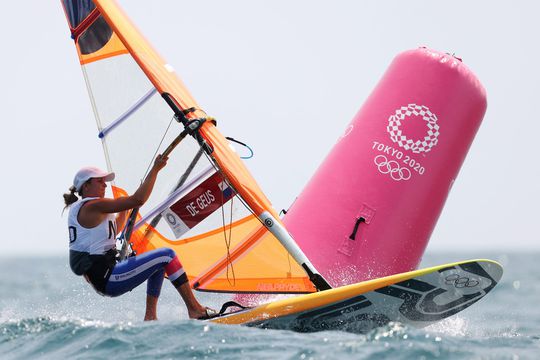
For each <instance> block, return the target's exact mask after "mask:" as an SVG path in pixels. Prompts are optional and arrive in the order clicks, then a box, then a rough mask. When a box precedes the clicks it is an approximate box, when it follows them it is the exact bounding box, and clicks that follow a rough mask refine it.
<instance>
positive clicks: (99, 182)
mask: <svg viewBox="0 0 540 360" xmlns="http://www.w3.org/2000/svg"><path fill="white" fill-rule="evenodd" d="M84 186H85V188H84V195H85V196H88V197H100V198H102V197H105V189H106V188H107V184H106V183H105V180H104V179H103V178H91V179H90V180H88V181H87V182H86V183H85V184H84Z"/></svg>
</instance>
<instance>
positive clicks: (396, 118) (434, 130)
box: [386, 104, 439, 154]
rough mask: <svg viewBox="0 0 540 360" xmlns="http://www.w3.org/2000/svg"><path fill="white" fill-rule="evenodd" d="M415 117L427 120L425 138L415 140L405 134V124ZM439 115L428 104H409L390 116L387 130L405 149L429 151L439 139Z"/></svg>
mask: <svg viewBox="0 0 540 360" xmlns="http://www.w3.org/2000/svg"><path fill="white" fill-rule="evenodd" d="M415 119H421V120H422V121H424V122H425V126H426V133H425V136H424V137H423V138H420V139H419V140H416V141H415V140H413V139H410V138H409V137H407V136H406V135H404V134H403V129H402V128H403V126H404V125H405V124H406V123H408V122H411V121H414V120H415ZM437 120H438V119H437V116H436V115H435V114H433V113H432V112H431V111H430V110H429V108H428V107H427V106H424V105H416V104H408V105H407V106H402V107H400V108H399V109H397V110H396V111H395V113H394V114H393V115H391V116H390V117H389V118H388V126H387V127H386V130H387V131H388V133H389V134H390V139H392V141H393V142H394V143H397V144H398V145H399V146H400V147H402V148H404V149H405V150H411V151H412V152H413V153H415V154H419V153H427V152H429V151H431V149H432V148H433V147H434V146H435V145H437V142H438V141H439V139H438V138H439V125H438V124H437Z"/></svg>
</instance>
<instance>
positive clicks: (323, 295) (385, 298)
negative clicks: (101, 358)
mask: <svg viewBox="0 0 540 360" xmlns="http://www.w3.org/2000/svg"><path fill="white" fill-rule="evenodd" d="M502 273H503V268H502V266H501V265H500V264H498V263H497V262H495V261H492V260H467V261H461V262H456V263H451V264H446V265H440V266H435V267H431V268H426V269H421V270H415V271H411V272H406V273H402V274H396V275H392V276H388V277H384V278H379V279H374V280H369V281H364V282H361V283H357V284H353V285H347V286H343V287H339V288H335V289H331V290H326V291H322V292H317V293H313V294H307V295H300V296H296V297H292V298H288V299H284V300H278V301H274V302H270V303H267V304H263V305H260V306H257V307H254V308H250V309H245V310H241V311H238V312H234V313H229V314H224V315H222V316H220V317H217V318H213V319H210V320H208V321H211V322H214V323H220V324H242V325H247V326H256V327H262V328H269V329H287V330H293V331H298V332H315V331H324V330H343V331H351V332H356V333H365V332H368V331H370V330H372V329H374V328H377V327H380V326H384V325H385V324H388V323H389V322H392V321H396V322H400V323H402V324H405V325H411V326H414V327H424V326H428V325H431V324H433V323H435V322H437V321H440V320H443V319H445V318H447V317H449V316H452V315H454V314H456V313H458V312H460V311H462V310H464V309H466V308H468V307H469V306H471V305H472V304H474V303H475V302H477V301H478V300H480V299H481V298H483V297H484V296H485V295H486V294H487V293H489V292H490V291H491V290H492V289H493V288H494V287H495V285H497V283H498V282H499V280H500V278H501V276H502Z"/></svg>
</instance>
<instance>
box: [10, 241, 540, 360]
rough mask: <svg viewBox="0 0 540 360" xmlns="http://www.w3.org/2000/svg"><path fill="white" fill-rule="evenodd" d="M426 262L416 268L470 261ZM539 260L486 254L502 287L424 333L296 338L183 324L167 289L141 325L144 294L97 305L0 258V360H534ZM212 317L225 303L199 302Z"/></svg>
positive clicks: (50, 267) (41, 263)
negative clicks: (500, 269) (152, 316)
mask: <svg viewBox="0 0 540 360" xmlns="http://www.w3.org/2000/svg"><path fill="white" fill-rule="evenodd" d="M478 255H479V254H475V253H435V254H427V255H426V256H425V257H424V259H423V261H422V266H421V267H427V266H434V265H438V264H444V263H448V262H453V261H458V260H465V259H470V258H478V257H479V256H478ZM539 255H540V253H502V252H499V253H488V254H485V253H484V254H482V256H480V257H482V258H491V259H493V260H497V261H499V262H500V263H501V264H502V265H503V266H504V268H505V273H504V275H503V278H502V280H501V283H500V284H499V285H498V286H497V287H496V288H495V289H494V290H493V291H492V292H491V293H490V294H488V295H487V296H486V297H485V298H484V299H482V300H480V301H479V302H478V303H476V304H474V305H473V306H471V307H470V308H468V309H466V310H464V311H463V312H461V313H459V314H457V315H454V316H452V317H450V318H448V319H446V320H444V321H442V322H440V323H437V324H435V325H432V326H430V327H427V328H424V329H416V328H411V327H407V326H404V325H402V324H399V323H392V324H389V325H387V326H385V327H382V328H379V329H376V330H373V331H371V332H369V333H367V334H351V333H346V332H341V331H326V332H318V333H311V334H305V333H295V332H291V331H278V330H264V329H257V328H248V327H245V326H231V325H217V324H207V323H204V322H201V321H196V320H188V319H187V314H186V310H185V308H184V306H183V305H182V304H181V302H180V300H179V297H178V295H177V294H176V292H175V290H174V289H173V288H172V286H171V285H170V284H169V283H168V282H167V281H165V283H164V289H163V292H162V296H161V298H160V304H159V311H158V316H159V318H160V320H159V321H157V322H143V321H141V320H142V317H143V312H144V303H145V287H144V286H141V287H139V288H137V289H135V290H134V291H132V292H131V293H129V294H126V295H124V296H121V297H119V298H115V299H111V298H103V297H101V296H99V295H97V294H96V293H94V292H93V290H92V289H91V288H90V287H89V285H88V284H86V283H85V282H84V281H83V280H82V279H81V278H80V277H76V276H75V275H73V274H72V273H71V271H70V270H69V267H68V266H67V257H63V256H59V257H47V258H9V257H3V258H0V359H63V358H70V359H104V358H113V357H114V358H115V359H153V358H157V359H540V304H539V302H540V271H539V270H538V265H537V259H538V257H539ZM197 296H198V298H199V299H200V301H201V302H202V303H204V304H205V305H209V306H212V307H219V306H220V304H221V303H222V302H223V301H226V300H227V299H228V296H226V295H222V294H221V295H217V294H208V293H202V294H200V293H197Z"/></svg>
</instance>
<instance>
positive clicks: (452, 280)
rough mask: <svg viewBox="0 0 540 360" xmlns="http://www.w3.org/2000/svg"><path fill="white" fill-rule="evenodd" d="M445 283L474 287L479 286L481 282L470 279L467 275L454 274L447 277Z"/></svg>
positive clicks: (459, 287) (458, 286)
mask: <svg viewBox="0 0 540 360" xmlns="http://www.w3.org/2000/svg"><path fill="white" fill-rule="evenodd" d="M445 280H446V281H445V284H446V285H454V287H456V288H458V289H461V288H466V287H467V288H472V287H475V286H478V284H480V281H478V280H474V279H469V278H468V277H466V276H459V275H458V274H452V275H448V276H447V277H446V278H445Z"/></svg>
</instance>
